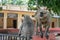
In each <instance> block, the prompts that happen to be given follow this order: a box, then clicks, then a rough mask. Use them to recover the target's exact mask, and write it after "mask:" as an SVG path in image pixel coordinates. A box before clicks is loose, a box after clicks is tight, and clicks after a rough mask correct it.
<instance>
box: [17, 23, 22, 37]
mask: <svg viewBox="0 0 60 40" xmlns="http://www.w3.org/2000/svg"><path fill="white" fill-rule="evenodd" d="M22 28H23V24H22V25H21V26H20V28H19V33H18V35H19V36H20V35H21V31H22Z"/></svg>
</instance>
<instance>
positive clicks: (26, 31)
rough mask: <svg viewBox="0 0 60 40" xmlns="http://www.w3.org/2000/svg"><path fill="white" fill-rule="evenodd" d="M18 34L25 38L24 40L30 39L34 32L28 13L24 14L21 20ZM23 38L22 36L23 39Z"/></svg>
mask: <svg viewBox="0 0 60 40" xmlns="http://www.w3.org/2000/svg"><path fill="white" fill-rule="evenodd" d="M19 34H20V35H21V36H23V37H24V38H25V40H30V39H31V38H32V36H33V34H34V22H33V20H32V19H31V18H30V16H28V15H24V19H23V22H22V24H21V26H20V29H19ZM24 38H22V39H23V40H24Z"/></svg>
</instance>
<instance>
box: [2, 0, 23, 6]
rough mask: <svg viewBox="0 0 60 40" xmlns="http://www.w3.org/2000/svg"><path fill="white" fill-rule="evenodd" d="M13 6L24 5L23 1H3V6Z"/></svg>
mask: <svg viewBox="0 0 60 40" xmlns="http://www.w3.org/2000/svg"><path fill="white" fill-rule="evenodd" d="M6 4H12V5H22V4H23V1H22V0H2V5H6Z"/></svg>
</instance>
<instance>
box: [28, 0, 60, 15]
mask: <svg viewBox="0 0 60 40" xmlns="http://www.w3.org/2000/svg"><path fill="white" fill-rule="evenodd" d="M59 2H60V0H29V2H28V7H29V8H30V7H32V6H34V5H36V3H37V5H38V6H46V7H47V8H48V9H49V11H51V10H53V11H54V12H55V13H57V14H58V15H60V3H59ZM33 4H34V5H33ZM30 5H32V6H30ZM37 5H36V6H37Z"/></svg>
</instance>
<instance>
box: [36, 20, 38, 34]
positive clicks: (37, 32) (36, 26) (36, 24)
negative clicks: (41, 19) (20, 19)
mask: <svg viewBox="0 0 60 40" xmlns="http://www.w3.org/2000/svg"><path fill="white" fill-rule="evenodd" d="M36 35H38V22H37V21H36Z"/></svg>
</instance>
